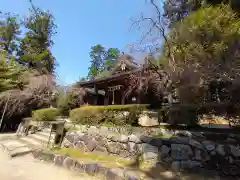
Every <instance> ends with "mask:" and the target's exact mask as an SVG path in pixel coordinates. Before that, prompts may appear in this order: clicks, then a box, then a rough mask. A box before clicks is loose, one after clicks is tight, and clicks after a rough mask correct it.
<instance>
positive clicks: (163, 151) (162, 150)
mask: <svg viewBox="0 0 240 180" xmlns="http://www.w3.org/2000/svg"><path fill="white" fill-rule="evenodd" d="M169 152H170V148H169V147H167V146H165V145H163V146H162V147H161V148H160V155H161V156H167V155H168V154H169Z"/></svg>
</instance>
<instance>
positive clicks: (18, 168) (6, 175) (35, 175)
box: [0, 151, 99, 180]
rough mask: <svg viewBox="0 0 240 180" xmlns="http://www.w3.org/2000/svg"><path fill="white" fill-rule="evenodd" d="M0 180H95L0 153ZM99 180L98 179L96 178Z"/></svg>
mask: <svg viewBox="0 0 240 180" xmlns="http://www.w3.org/2000/svg"><path fill="white" fill-rule="evenodd" d="M0 179H1V180H96V178H94V177H91V176H88V175H86V174H77V173H75V172H72V171H68V170H66V169H63V168H60V167H57V166H54V165H51V164H48V163H46V162H42V161H39V160H36V159H34V158H33V157H32V156H31V155H26V156H22V157H17V158H13V159H10V158H9V157H8V156H7V154H5V153H4V152H2V151H0ZM98 179H99V178H98Z"/></svg>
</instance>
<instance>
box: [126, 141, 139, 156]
mask: <svg viewBox="0 0 240 180" xmlns="http://www.w3.org/2000/svg"><path fill="white" fill-rule="evenodd" d="M127 150H128V151H129V152H130V153H132V152H136V151H137V144H135V143H133V142H129V143H128V148H127Z"/></svg>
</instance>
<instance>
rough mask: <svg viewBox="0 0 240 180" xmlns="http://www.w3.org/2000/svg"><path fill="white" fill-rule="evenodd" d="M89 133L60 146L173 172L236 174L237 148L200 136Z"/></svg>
mask: <svg viewBox="0 0 240 180" xmlns="http://www.w3.org/2000/svg"><path fill="white" fill-rule="evenodd" d="M90 129H91V130H90ZM96 129H97V128H96V127H95V130H96ZM93 130H94V128H93V127H92V128H89V129H86V132H69V133H67V135H66V137H65V138H64V141H63V144H62V146H64V147H71V148H76V149H79V150H81V151H88V152H92V151H93V152H100V153H104V154H107V155H117V156H120V157H124V158H131V159H132V158H134V157H141V158H143V160H151V161H153V162H154V163H157V164H159V163H161V164H163V165H164V166H166V167H168V168H172V169H176V170H177V169H192V168H207V169H214V170H218V171H219V172H221V173H224V174H226V175H240V172H239V170H238V169H239V168H240V148H239V147H237V146H236V145H233V144H218V143H215V142H213V141H209V140H206V139H204V136H203V135H202V134H201V133H195V134H194V135H193V134H192V136H191V137H174V138H168V139H167V138H152V137H149V136H145V135H134V134H131V135H124V134H122V135H119V134H108V133H106V132H105V133H100V131H101V130H99V129H98V130H97V131H94V132H97V133H94V132H91V131H93Z"/></svg>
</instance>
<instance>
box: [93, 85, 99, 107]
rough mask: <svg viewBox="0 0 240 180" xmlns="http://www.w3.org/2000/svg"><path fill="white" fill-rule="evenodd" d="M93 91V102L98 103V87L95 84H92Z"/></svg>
mask: <svg viewBox="0 0 240 180" xmlns="http://www.w3.org/2000/svg"><path fill="white" fill-rule="evenodd" d="M94 92H95V97H96V98H95V102H94V104H95V105H98V88H97V86H96V85H94Z"/></svg>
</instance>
